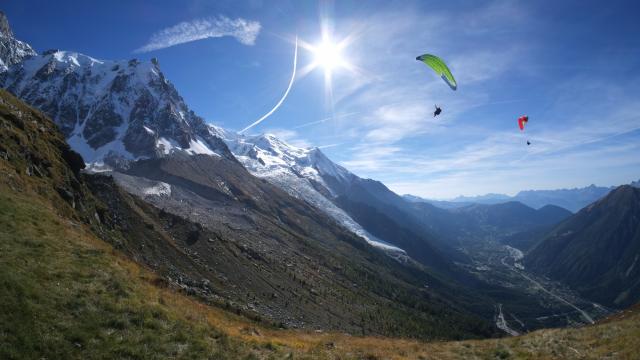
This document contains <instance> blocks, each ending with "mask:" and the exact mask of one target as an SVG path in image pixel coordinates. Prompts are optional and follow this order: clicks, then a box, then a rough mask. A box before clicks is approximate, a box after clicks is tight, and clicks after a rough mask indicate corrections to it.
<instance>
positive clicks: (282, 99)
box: [239, 36, 298, 134]
mask: <svg viewBox="0 0 640 360" xmlns="http://www.w3.org/2000/svg"><path fill="white" fill-rule="evenodd" d="M297 66H298V37H297V36H296V49H295V51H294V53H293V73H292V74H291V80H289V86H288V87H287V91H285V92H284V95H282V98H281V99H280V101H278V103H277V104H276V106H274V107H273V109H271V110H270V111H269V112H268V113H266V114H264V115H262V117H261V118H260V119H258V120H256V121H255V122H254V123H253V124H251V125H249V126H247V127H246V128H244V129H242V130H240V132H239V134H242V133H243V132H245V131H247V130H249V129H251V128H252V127H254V126H256V125H258V124H260V123H261V122H263V121H264V120H265V119H266V118H268V117H269V116H270V115H271V114H273V113H274V112H275V111H276V110H278V108H279V107H280V105H282V103H283V102H284V99H286V98H287V95H289V90H291V86H292V85H293V80H294V79H295V78H296V67H297Z"/></svg>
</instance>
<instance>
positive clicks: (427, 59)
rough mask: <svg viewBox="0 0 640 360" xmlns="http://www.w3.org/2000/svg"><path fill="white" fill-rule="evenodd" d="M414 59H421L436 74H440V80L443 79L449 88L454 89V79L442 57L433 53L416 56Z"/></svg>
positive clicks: (455, 84) (455, 86) (455, 85)
mask: <svg viewBox="0 0 640 360" xmlns="http://www.w3.org/2000/svg"><path fill="white" fill-rule="evenodd" d="M416 60H418V61H422V62H423V63H425V64H427V66H429V67H430V68H432V69H433V71H435V72H436V74H438V75H440V77H442V80H444V81H445V82H446V83H447V85H449V87H450V88H451V90H456V89H457V88H458V83H457V82H456V79H454V78H453V74H452V73H451V70H449V67H447V64H445V63H444V61H442V59H440V58H439V57H437V56H435V55H431V54H424V55H420V56H418V57H417V58H416Z"/></svg>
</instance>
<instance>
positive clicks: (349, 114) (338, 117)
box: [292, 111, 360, 129]
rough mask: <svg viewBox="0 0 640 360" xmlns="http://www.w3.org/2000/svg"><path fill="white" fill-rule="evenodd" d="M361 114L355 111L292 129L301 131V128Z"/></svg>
mask: <svg viewBox="0 0 640 360" xmlns="http://www.w3.org/2000/svg"><path fill="white" fill-rule="evenodd" d="M359 113H360V112H359V111H354V112H350V113H346V114H341V115H338V116H331V117H326V118H324V119H320V120H316V121H312V122H308V123H305V124H301V125H298V126H294V127H292V129H300V128H303V127H307V126H311V125H315V124H321V123H323V122H327V121H329V120H334V119H340V118H345V117H348V116H351V115H357V114H359Z"/></svg>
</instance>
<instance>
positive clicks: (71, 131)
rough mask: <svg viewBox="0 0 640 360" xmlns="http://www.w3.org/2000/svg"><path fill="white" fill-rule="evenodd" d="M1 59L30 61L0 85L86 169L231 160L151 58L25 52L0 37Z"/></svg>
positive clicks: (9, 72)
mask: <svg viewBox="0 0 640 360" xmlns="http://www.w3.org/2000/svg"><path fill="white" fill-rule="evenodd" d="M4 34H5V35H4V38H3V39H4V43H3V44H4V45H6V46H9V47H10V48H8V49H7V48H6V47H5V51H6V53H8V54H19V53H21V52H24V51H23V50H21V49H23V48H26V49H29V50H30V51H31V52H29V56H25V57H24V58H23V59H22V61H19V62H15V61H14V60H13V59H15V58H14V57H9V58H3V59H2V60H3V62H5V63H11V62H13V64H11V65H10V66H9V67H8V68H7V69H6V70H5V71H4V72H3V73H2V74H1V75H0V86H2V87H3V88H6V89H7V90H9V91H10V92H12V93H13V94H15V95H17V96H18V97H20V98H21V99H23V100H24V101H26V102H27V103H29V104H31V105H33V106H34V107H36V108H38V109H40V110H42V111H43V112H45V113H46V114H47V115H49V116H50V117H51V118H52V119H54V120H55V121H56V123H57V125H58V126H59V127H60V129H61V131H62V132H63V133H64V134H65V136H66V137H67V140H68V142H69V144H70V145H71V146H72V147H73V148H74V150H76V151H78V152H79V153H80V154H81V155H82V156H83V158H84V159H85V161H87V162H89V163H94V162H101V161H106V162H110V163H112V164H113V163H120V162H122V161H123V160H124V161H126V160H134V159H140V158H151V157H155V156H161V155H162V154H168V153H169V152H171V151H176V150H180V151H185V152H188V153H191V154H209V155H219V156H230V153H229V152H228V149H227V148H226V146H225V145H224V143H223V142H222V141H221V140H220V139H219V138H218V137H216V136H214V135H212V134H211V133H210V131H209V128H208V127H207V125H206V123H205V121H204V120H203V119H202V118H201V117H199V116H197V115H196V114H194V113H193V111H191V110H189V108H188V107H187V105H186V104H185V102H184V100H183V99H182V97H180V95H179V94H178V92H177V91H176V89H175V88H174V87H173V85H172V84H171V83H170V82H169V81H168V80H167V79H166V78H165V76H164V74H163V73H162V71H161V70H160V66H159V63H158V61H157V60H156V59H152V60H151V61H149V62H140V61H138V60H136V59H132V60H120V61H105V60H98V59H94V58H92V57H90V56H86V55H83V54H79V53H75V52H67V51H59V50H48V51H45V52H44V53H42V54H40V55H38V54H36V53H35V52H34V51H33V50H32V49H31V47H29V46H28V45H26V44H24V43H23V42H20V41H17V40H15V39H14V38H13V36H12V35H11V32H10V31H6V32H5V33H4Z"/></svg>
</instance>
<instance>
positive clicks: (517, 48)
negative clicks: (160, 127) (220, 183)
mask: <svg viewBox="0 0 640 360" xmlns="http://www.w3.org/2000/svg"><path fill="white" fill-rule="evenodd" d="M0 9H2V10H3V11H4V12H5V13H6V14H7V16H8V17H9V21H10V23H11V26H12V28H13V31H14V33H15V34H16V36H17V37H18V38H19V39H21V40H23V41H26V42H28V43H29V44H31V45H32V46H33V47H34V48H35V49H36V50H37V51H40V52H41V51H44V50H47V49H52V48H55V49H61V50H71V51H77V52H81V53H84V54H87V55H90V56H92V57H95V58H98V59H114V60H115V59H130V58H138V59H141V60H148V59H150V58H153V57H155V58H157V59H158V60H159V62H160V66H161V69H162V71H163V72H164V73H165V75H166V77H167V78H168V79H169V80H170V81H171V82H172V83H173V84H174V85H175V87H176V88H177V89H178V92H179V93H180V94H181V95H182V96H183V98H184V99H185V101H186V103H187V104H188V105H189V106H190V107H191V108H192V109H193V110H194V111H195V112H196V113H197V114H199V115H200V116H202V117H203V118H205V119H206V120H207V121H208V122H211V123H213V124H216V125H219V126H223V127H225V128H227V129H231V130H236V131H240V130H242V129H244V128H245V127H247V126H249V125H250V124H252V123H254V122H255V121H256V120H257V119H259V118H260V117H261V116H262V115H264V114H265V113H267V112H269V111H270V110H271V109H272V108H273V107H274V106H275V105H276V104H277V103H278V102H279V100H281V98H282V96H283V94H284V93H285V90H287V88H288V85H289V83H290V80H291V77H292V67H293V59H294V49H295V45H294V44H295V39H296V37H297V38H298V39H299V44H300V46H299V48H298V56H297V72H296V74H295V77H294V81H293V83H292V85H291V88H290V89H289V92H288V96H287V97H286V99H285V100H284V101H282V104H281V106H280V107H279V108H278V109H277V110H276V111H275V112H273V114H272V115H271V116H269V117H268V118H266V119H265V120H264V121H262V122H261V123H259V124H258V125H256V126H254V127H251V128H250V129H248V130H247V131H246V133H248V134H258V133H263V132H268V133H273V134H275V135H277V136H280V137H281V138H283V139H284V140H285V141H287V142H289V143H290V144H292V145H296V146H315V147H320V148H321V149H322V151H323V152H324V153H325V154H327V156H329V158H331V159H332V160H334V161H335V162H337V163H339V164H341V165H343V166H344V167H346V168H347V169H349V170H350V171H352V172H354V173H355V174H357V175H359V176H361V177H365V178H372V179H376V180H380V181H382V182H383V183H385V184H386V185H387V186H388V187H389V188H391V189H392V190H394V191H395V192H397V193H399V194H406V193H410V194H413V195H418V196H422V197H426V198H433V199H446V198H453V197H455V196H458V195H466V196H470V195H479V194H485V193H504V194H510V195H513V194H515V193H517V192H518V191H520V190H527V189H556V188H572V187H582V186H587V185H590V184H597V185H606V186H610V185H619V184H623V183H628V182H631V181H633V180H638V179H640V101H639V99H640V22H639V21H637V14H639V13H640V3H638V2H637V1H620V0H611V1H607V2H606V3H603V2H602V1H592V0H576V1H562V2H558V1H546V0H541V1H500V0H498V1H455V0H454V1H404V0H403V1H335V2H331V1H321V2H313V1H295V0H291V1H275V0H274V1H271V0H269V1H267V0H264V1H262V0H249V1H244V2H243V1H235V0H234V1H231V0H229V1H227V0H222V1H205V0H183V1H160V0H156V1H138V0H129V1H124V0H114V1H72V0H69V1H65V0H58V1H34V0H20V1H13V0H11V1H7V0H0ZM323 34H324V39H325V42H328V43H335V44H338V43H339V44H341V59H342V61H340V62H338V66H336V67H335V68H333V70H332V71H331V76H330V80H331V81H330V82H329V81H327V79H329V77H328V76H327V72H326V67H324V66H322V65H321V66H316V67H312V66H311V64H314V63H316V62H317V61H318V56H319V55H318V53H317V52H314V51H312V50H313V48H314V47H315V48H317V47H318V44H320V43H322V42H323ZM326 39H328V40H326ZM424 53H431V54H435V55H437V56H439V57H441V58H442V59H444V60H445V61H446V62H447V64H448V65H449V67H450V68H451V70H452V72H453V74H454V76H455V77H456V80H457V82H458V89H457V90H456V91H452V90H451V89H450V88H449V87H448V86H447V85H446V84H445V83H444V82H443V81H442V79H440V78H439V77H438V76H437V75H436V74H435V73H433V72H432V71H430V69H429V68H427V67H426V66H425V65H424V64H421V63H420V62H418V61H416V60H415V57H416V56H418V55H421V54H424ZM435 104H437V105H439V106H441V107H442V109H443V112H442V114H441V115H440V116H438V117H436V118H434V117H433V110H434V105H435ZM525 114H526V115H528V116H529V119H530V121H529V123H528V125H527V128H526V130H525V132H524V133H521V132H520V130H519V129H518V127H517V118H518V117H519V116H522V115H525ZM527 140H529V141H530V142H531V145H530V146H527V145H526V141H527Z"/></svg>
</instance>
